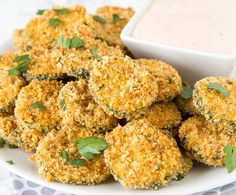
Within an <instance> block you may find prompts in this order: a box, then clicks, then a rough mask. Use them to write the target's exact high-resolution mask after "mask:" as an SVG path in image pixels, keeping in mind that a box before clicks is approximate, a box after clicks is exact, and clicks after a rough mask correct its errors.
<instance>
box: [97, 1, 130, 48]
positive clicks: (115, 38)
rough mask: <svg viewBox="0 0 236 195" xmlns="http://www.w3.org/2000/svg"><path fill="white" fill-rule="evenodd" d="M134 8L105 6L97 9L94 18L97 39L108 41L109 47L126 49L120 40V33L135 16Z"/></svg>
mask: <svg viewBox="0 0 236 195" xmlns="http://www.w3.org/2000/svg"><path fill="white" fill-rule="evenodd" d="M133 14H134V11H133V9H132V8H130V7H128V8H121V7H116V6H103V7H100V8H98V9H97V11H96V14H95V15H94V16H93V19H94V26H95V33H96V36H97V38H100V39H102V40H104V41H106V42H107V43H108V44H109V45H113V46H117V45H118V46H120V47H121V48H122V49H124V48H125V46H124V44H123V43H122V41H121V39H120V33H121V31H122V29H123V28H124V27H125V25H126V24H127V23H128V21H129V20H130V18H131V17H132V16H133Z"/></svg>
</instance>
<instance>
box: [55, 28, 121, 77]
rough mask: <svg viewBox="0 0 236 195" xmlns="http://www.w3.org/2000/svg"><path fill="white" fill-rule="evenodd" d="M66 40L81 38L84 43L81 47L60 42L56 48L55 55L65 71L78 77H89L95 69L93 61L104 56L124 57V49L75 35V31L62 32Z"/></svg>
mask: <svg viewBox="0 0 236 195" xmlns="http://www.w3.org/2000/svg"><path fill="white" fill-rule="evenodd" d="M62 37H63V38H64V40H66V39H71V38H73V37H77V38H79V39H80V40H81V41H82V42H83V44H82V45H81V47H79V48H75V47H70V48H64V47H63V46H62V45H60V44H58V45H57V47H56V48H55V50H54V54H55V55H54V57H57V59H59V61H60V64H61V66H62V68H63V71H64V72H66V73H67V74H68V75H70V76H74V77H77V78H80V77H83V78H89V74H90V71H91V70H92V69H93V61H95V60H97V61H99V60H100V59H101V58H102V57H103V56H111V57H114V56H117V57H123V56H124V53H123V51H122V50H121V49H120V48H118V47H111V46H108V45H107V44H106V43H105V42H103V41H101V40H98V39H94V38H92V37H88V36H75V35H74V33H73V32H72V33H68V31H65V33H63V34H62Z"/></svg>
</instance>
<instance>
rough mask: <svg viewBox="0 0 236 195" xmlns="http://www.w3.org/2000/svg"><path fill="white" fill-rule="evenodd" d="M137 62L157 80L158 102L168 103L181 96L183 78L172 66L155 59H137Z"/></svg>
mask: <svg viewBox="0 0 236 195" xmlns="http://www.w3.org/2000/svg"><path fill="white" fill-rule="evenodd" d="M137 62H138V63H139V64H140V65H141V66H144V67H145V68H146V69H147V71H149V72H150V73H151V74H152V75H153V76H154V77H155V78H156V80H157V84H158V86H159V93H158V96H157V99H156V101H168V100H171V99H173V98H174V97H176V96H177V95H179V94H180V92H181V86H182V84H181V83H182V81H181V77H180V76H179V74H178V72H177V70H176V69H174V68H173V67H172V66H171V65H169V64H167V63H165V62H162V61H158V60H153V59H137Z"/></svg>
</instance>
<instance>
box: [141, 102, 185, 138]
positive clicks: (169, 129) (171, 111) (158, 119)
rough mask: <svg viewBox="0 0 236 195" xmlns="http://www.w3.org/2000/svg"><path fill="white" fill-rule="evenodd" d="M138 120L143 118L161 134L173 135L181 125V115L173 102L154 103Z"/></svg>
mask: <svg viewBox="0 0 236 195" xmlns="http://www.w3.org/2000/svg"><path fill="white" fill-rule="evenodd" d="M139 118H145V119H146V120H147V121H148V122H149V123H150V124H151V125H153V126H154V127H155V128H158V129H161V130H162V131H163V133H167V134H169V135H175V134H176V131H175V130H176V129H177V128H178V126H179V125H180V123H181V113H180V111H179V110H178V108H177V107H176V105H175V104H174V103H173V102H161V103H154V104H152V105H151V106H150V107H148V108H147V110H146V111H145V113H143V114H141V115H140V116H139Z"/></svg>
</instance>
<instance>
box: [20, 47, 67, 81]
mask: <svg viewBox="0 0 236 195" xmlns="http://www.w3.org/2000/svg"><path fill="white" fill-rule="evenodd" d="M29 57H30V59H31V60H32V61H31V63H30V65H29V66H28V69H27V72H26V73H24V77H25V78H26V79H27V80H28V81H31V80H34V79H38V80H55V79H62V78H64V77H65V76H66V73H65V71H64V70H63V64H62V63H61V61H60V60H61V57H60V56H57V53H56V52H55V50H54V49H47V48H45V47H33V48H32V49H31V50H30V51H29Z"/></svg>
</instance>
